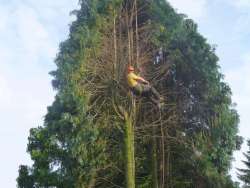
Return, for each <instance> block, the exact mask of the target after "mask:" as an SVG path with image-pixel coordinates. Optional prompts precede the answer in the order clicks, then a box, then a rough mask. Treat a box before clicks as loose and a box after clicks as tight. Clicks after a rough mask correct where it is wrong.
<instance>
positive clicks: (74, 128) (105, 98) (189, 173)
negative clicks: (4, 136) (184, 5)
mask: <svg viewBox="0 0 250 188" xmlns="http://www.w3.org/2000/svg"><path fill="white" fill-rule="evenodd" d="M79 3H80V5H81V8H80V9H79V10H75V11H73V12H72V14H75V15H76V17H77V19H76V21H74V22H73V23H72V24H71V26H70V35H69V37H68V39H67V40H66V41H64V42H62V43H61V44H60V50H59V53H58V54H57V58H56V60H55V63H56V66H57V69H56V70H55V71H52V72H51V75H52V76H53V77H54V80H53V82H52V85H53V87H54V88H55V89H56V90H57V94H56V97H55V101H54V102H53V104H52V105H51V106H50V107H48V112H47V114H46V116H45V119H44V125H43V126H41V127H38V128H33V129H31V130H30V136H29V138H28V148H27V151H28V153H29V154H30V156H31V159H32V160H33V162H34V163H33V165H32V166H31V167H28V166H24V165H21V166H20V168H19V177H18V178H17V182H18V187H19V188H37V187H57V188H71V187H72V188H83V187H84V188H85V187H86V188H91V187H93V188H94V187H95V188H98V187H100V188H104V187H127V188H133V187H135V186H136V187H138V188H148V187H153V188H158V187H161V188H164V187H169V188H183V187H185V188H195V187H198V188H213V187H214V188H230V187H232V188H236V187H238V185H237V184H236V183H234V182H233V181H232V180H231V178H230V176H229V174H228V172H229V169H230V167H231V161H232V153H233V151H234V150H236V149H239V148H240V145H241V137H239V136H238V135H237V132H238V123H239V115H238V114H237V111H236V110H235V109H234V105H233V103H232V100H231V94H232V93H231V89H230V87H229V86H228V84H227V83H225V82H224V80H223V74H222V73H221V72H220V67H219V65H218V61H219V58H218V57H217V56H216V53H215V48H214V47H213V46H211V45H210V44H208V42H207V40H206V39H205V38H204V37H203V36H202V35H201V34H200V33H199V32H198V31H197V27H198V26H197V24H196V23H194V22H193V20H191V19H188V18H187V17H186V16H185V15H183V14H177V13H176V12H175V10H174V9H173V8H172V7H171V6H170V4H169V3H168V2H166V1H165V0H102V1H98V0H81V1H80V2H79ZM159 50H161V51H162V53H163V56H162V59H161V61H159V62H157V63H156V62H155V58H156V56H157V53H158V52H159ZM128 65H133V66H135V67H136V71H137V72H139V73H140V74H141V75H143V76H144V77H145V78H146V79H147V80H149V81H150V83H151V84H152V85H153V86H154V87H155V88H156V89H157V90H158V91H159V93H160V94H161V96H162V97H163V99H164V107H163V109H162V110H159V109H157V108H156V107H155V106H154V105H153V104H151V103H150V102H149V101H147V100H146V99H144V98H139V97H135V96H134V95H133V94H131V92H129V88H128V86H127V84H126V67H127V66H128Z"/></svg>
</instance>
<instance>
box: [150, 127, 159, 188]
mask: <svg viewBox="0 0 250 188" xmlns="http://www.w3.org/2000/svg"><path fill="white" fill-rule="evenodd" d="M155 135H156V128H155V127H153V137H152V149H151V157H152V158H151V161H152V166H151V175H152V183H153V188H159V182H158V162H157V160H158V159H157V139H156V137H155Z"/></svg>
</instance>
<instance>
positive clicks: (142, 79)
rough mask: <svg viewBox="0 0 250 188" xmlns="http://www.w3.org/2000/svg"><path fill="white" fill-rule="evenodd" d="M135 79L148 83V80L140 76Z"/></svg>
mask: <svg viewBox="0 0 250 188" xmlns="http://www.w3.org/2000/svg"><path fill="white" fill-rule="evenodd" d="M135 80H136V81H139V82H142V83H144V84H149V82H148V81H147V80H145V79H144V78H142V77H140V76H137V77H136V78H135Z"/></svg>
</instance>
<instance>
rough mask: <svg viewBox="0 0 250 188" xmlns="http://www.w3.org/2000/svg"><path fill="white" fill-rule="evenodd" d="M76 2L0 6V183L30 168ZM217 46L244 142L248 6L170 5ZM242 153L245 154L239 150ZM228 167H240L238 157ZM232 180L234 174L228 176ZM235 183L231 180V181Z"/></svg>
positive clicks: (215, 1)
mask: <svg viewBox="0 0 250 188" xmlns="http://www.w3.org/2000/svg"><path fill="white" fill-rule="evenodd" d="M77 2H78V0H73V1H69V0H53V1H51V0H37V1H34V0H21V1H20V0H0V118H1V129H0V148H1V150H2V152H1V155H0V180H1V187H6V188H14V187H16V181H15V180H16V178H17V175H18V174H17V171H18V166H19V165H20V164H30V163H31V161H30V159H29V155H28V154H27V153H26V145H27V137H28V135H29V129H30V128H31V127H36V126H38V125H42V120H43V116H44V115H45V114H46V107H47V106H48V105H50V104H51V103H52V101H53V96H54V94H55V93H54V91H53V90H52V87H51V84H50V81H51V77H50V76H49V75H48V72H49V71H51V70H54V69H55V66H54V63H53V59H54V58H55V56H56V53H57V50H58V45H59V42H61V41H63V40H65V39H66V38H67V35H68V24H69V23H70V22H71V21H72V19H73V18H72V17H70V16H69V12H70V11H71V10H73V9H74V8H77V5H78V4H77ZM170 3H171V4H172V5H173V6H174V7H175V8H176V9H177V10H178V11H179V12H181V13H186V14H187V15H188V16H190V17H191V18H193V19H194V20H195V21H196V22H197V23H198V25H199V30H200V32H201V33H202V34H203V35H204V36H205V37H206V38H208V40H209V42H210V43H212V44H217V45H218V50H217V54H218V56H219V57H220V65H221V68H222V72H223V73H224V74H225V75H226V80H227V82H229V84H230V86H231V88H232V90H233V93H234V95H233V99H234V101H235V102H236V103H238V107H237V109H238V111H239V114H240V116H241V124H240V134H241V135H242V136H244V137H245V138H250V128H249V127H248V112H250V98H249V96H250V84H249V83H250V74H249V73H250V0H210V1H208V0H170ZM243 150H246V146H245V145H244V147H243ZM235 156H236V158H237V161H236V162H235V164H234V166H237V167H239V166H242V163H240V160H241V159H242V155H241V152H237V153H236V154H235ZM232 174H234V172H232ZM234 177H235V175H234Z"/></svg>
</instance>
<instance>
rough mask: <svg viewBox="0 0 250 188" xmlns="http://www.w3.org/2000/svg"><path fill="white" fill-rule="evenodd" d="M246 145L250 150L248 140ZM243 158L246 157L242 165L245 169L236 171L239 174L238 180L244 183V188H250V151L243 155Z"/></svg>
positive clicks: (249, 141)
mask: <svg viewBox="0 0 250 188" xmlns="http://www.w3.org/2000/svg"><path fill="white" fill-rule="evenodd" d="M247 145H248V147H249V149H250V140H248V141H247ZM244 156H245V157H246V159H247V160H246V161H243V163H244V164H245V165H246V167H247V168H246V169H238V171H239V172H240V174H239V175H238V178H239V179H240V180H241V181H243V182H244V183H245V185H244V188H245V187H246V188H250V150H249V151H247V153H244Z"/></svg>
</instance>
